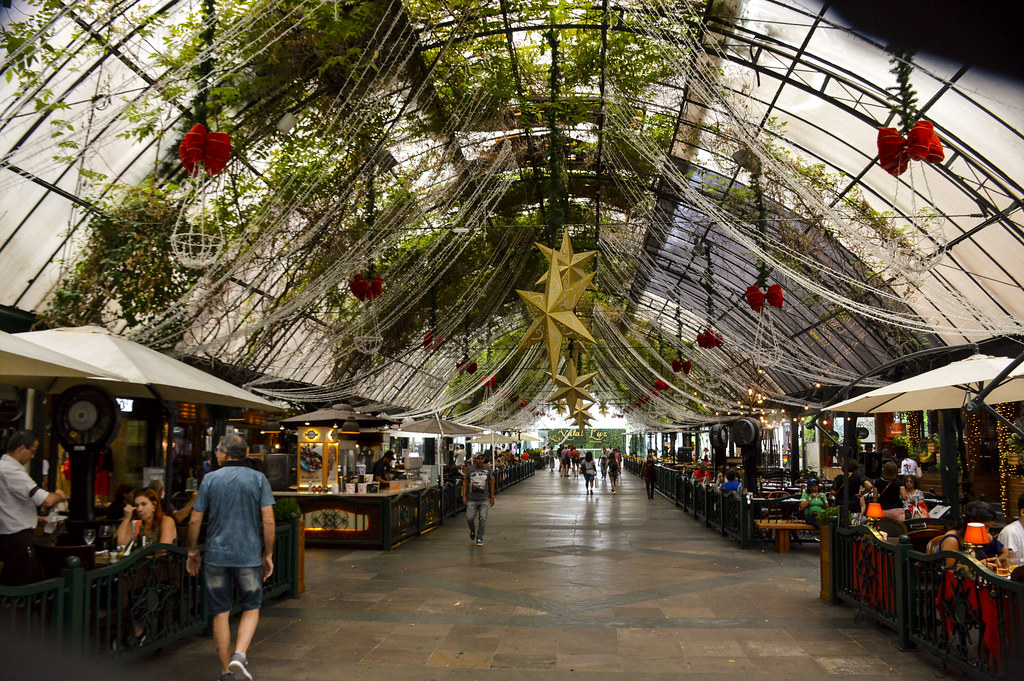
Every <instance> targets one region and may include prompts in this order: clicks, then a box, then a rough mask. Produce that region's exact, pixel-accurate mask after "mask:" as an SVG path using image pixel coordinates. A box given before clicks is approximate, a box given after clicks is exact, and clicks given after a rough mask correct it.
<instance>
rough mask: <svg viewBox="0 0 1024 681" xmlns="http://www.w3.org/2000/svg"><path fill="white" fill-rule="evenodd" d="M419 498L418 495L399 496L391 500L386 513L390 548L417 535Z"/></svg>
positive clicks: (418, 528)
mask: <svg viewBox="0 0 1024 681" xmlns="http://www.w3.org/2000/svg"><path fill="white" fill-rule="evenodd" d="M419 498H420V495H419V494H400V495H399V496H397V497H395V498H393V499H391V503H390V509H389V513H388V517H389V518H390V521H391V542H390V545H391V546H394V545H395V544H397V543H398V542H400V541H402V540H405V539H408V538H409V537H412V536H415V535H417V534H419V530H420V527H419V523H420V499H419Z"/></svg>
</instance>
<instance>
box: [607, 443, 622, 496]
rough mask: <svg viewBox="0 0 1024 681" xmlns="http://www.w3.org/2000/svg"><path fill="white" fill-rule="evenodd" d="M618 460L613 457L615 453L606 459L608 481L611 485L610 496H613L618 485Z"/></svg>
mask: <svg viewBox="0 0 1024 681" xmlns="http://www.w3.org/2000/svg"><path fill="white" fill-rule="evenodd" d="M620 470H621V469H620V467H619V459H618V457H617V456H615V452H614V451H613V452H612V456H611V458H610V459H608V479H609V480H610V481H611V483H612V494H615V488H616V487H618V484H619V471H620Z"/></svg>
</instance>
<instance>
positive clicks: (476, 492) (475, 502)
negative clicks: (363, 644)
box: [462, 454, 494, 546]
mask: <svg viewBox="0 0 1024 681" xmlns="http://www.w3.org/2000/svg"><path fill="white" fill-rule="evenodd" d="M462 501H463V503H465V504H466V522H468V523H469V540H470V541H475V542H476V545H477V546H483V545H484V530H486V529H487V511H488V509H489V508H490V507H491V506H494V473H493V472H492V471H491V467H490V466H487V465H486V464H485V463H484V455H483V454H477V455H476V457H475V458H474V459H473V465H472V466H470V467H469V469H468V470H467V471H466V476H465V477H464V478H462Z"/></svg>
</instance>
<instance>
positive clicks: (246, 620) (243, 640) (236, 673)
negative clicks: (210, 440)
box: [187, 435, 274, 681]
mask: <svg viewBox="0 0 1024 681" xmlns="http://www.w3.org/2000/svg"><path fill="white" fill-rule="evenodd" d="M245 454H246V446H245V440H243V439H242V438H240V437H239V436H237V435H225V436H224V437H223V438H221V441H220V442H219V443H218V444H217V462H218V464H219V465H220V466H221V467H220V468H218V469H217V470H216V471H213V472H212V473H208V474H207V475H205V476H204V477H203V481H202V483H201V484H200V485H199V493H198V494H197V495H196V499H195V503H194V504H193V506H192V517H191V518H190V519H189V523H188V563H187V568H188V573H189V574H190V575H192V576H195V575H197V574H199V568H200V567H201V566H202V567H203V572H204V576H205V577H206V603H207V610H208V611H209V613H210V614H211V615H212V616H213V643H214V646H215V647H216V649H217V656H218V657H219V658H220V665H221V675H220V679H221V681H230V680H231V679H245V680H246V681H252V674H251V673H250V672H249V661H248V659H247V658H246V656H245V655H246V651H248V649H249V644H250V643H251V642H252V638H253V636H254V635H255V634H256V625H257V624H258V623H259V620H260V606H261V605H262V604H263V582H264V581H265V580H266V579H267V578H268V577H270V575H271V574H272V573H273V572H274V561H273V558H272V556H273V552H274V511H273V506H274V495H273V493H272V492H271V491H270V482H269V481H268V480H267V476H266V475H264V474H263V473H260V472H259V471H256V470H253V469H252V468H249V467H248V466H247V465H246V464H245ZM205 515H209V526H208V527H207V530H206V560H205V561H203V559H202V557H201V556H200V555H199V549H198V542H199V527H200V525H201V524H202V522H203V517H204V516H205ZM261 536H262V546H261ZM204 562H205V565H203V563H204ZM232 583H234V584H235V585H236V586H237V587H238V601H239V605H240V606H241V609H242V618H241V620H240V621H239V623H238V633H237V635H236V637H235V647H234V652H232V651H231V626H230V623H229V622H228V617H229V616H230V614H231V585H232Z"/></svg>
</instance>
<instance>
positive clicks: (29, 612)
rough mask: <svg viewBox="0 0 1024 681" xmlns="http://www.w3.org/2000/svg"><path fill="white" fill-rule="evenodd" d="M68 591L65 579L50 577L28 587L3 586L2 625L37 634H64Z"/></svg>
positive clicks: (0, 613) (1, 588) (0, 594)
mask: <svg viewBox="0 0 1024 681" xmlns="http://www.w3.org/2000/svg"><path fill="white" fill-rule="evenodd" d="M66 599H67V591H66V589H65V588H64V580H63V579H60V578H58V579H47V580H45V581H42V582H36V583H34V584H27V585H25V586H2V587H0V625H2V626H3V627H4V628H5V631H12V632H18V633H23V634H26V635H35V634H37V633H42V632H43V631H48V632H53V634H54V635H55V636H56V637H57V640H60V639H61V638H62V637H63V635H64V622H65V618H66V609H67V601H66Z"/></svg>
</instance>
